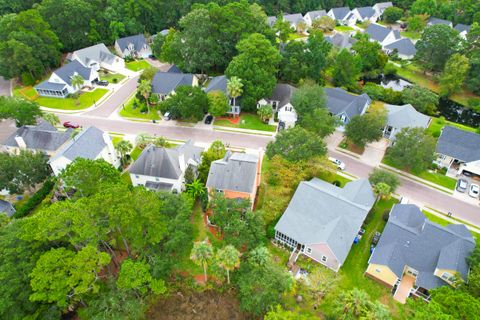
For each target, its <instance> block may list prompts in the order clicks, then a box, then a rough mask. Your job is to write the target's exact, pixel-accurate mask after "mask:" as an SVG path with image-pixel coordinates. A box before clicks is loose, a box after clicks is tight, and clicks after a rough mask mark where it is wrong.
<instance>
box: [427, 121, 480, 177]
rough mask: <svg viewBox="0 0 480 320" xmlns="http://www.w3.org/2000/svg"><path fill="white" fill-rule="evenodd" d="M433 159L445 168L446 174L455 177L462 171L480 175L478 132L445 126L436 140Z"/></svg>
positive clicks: (479, 140) (479, 139) (479, 137)
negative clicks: (436, 156)
mask: <svg viewBox="0 0 480 320" xmlns="http://www.w3.org/2000/svg"><path fill="white" fill-rule="evenodd" d="M436 151H437V154H438V158H437V160H436V161H434V162H435V163H436V164H437V165H439V166H440V167H444V168H447V175H448V176H452V177H457V176H459V175H461V174H462V173H463V172H464V171H466V172H469V173H471V174H474V175H478V176H480V134H476V133H473V132H468V131H464V130H460V129H458V128H456V127H451V126H445V127H443V129H442V133H441V134H440V137H439V138H438V142H437V150H436Z"/></svg>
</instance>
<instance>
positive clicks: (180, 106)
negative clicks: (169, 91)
mask: <svg viewBox="0 0 480 320" xmlns="http://www.w3.org/2000/svg"><path fill="white" fill-rule="evenodd" d="M160 110H161V111H162V113H165V112H167V111H168V112H170V114H171V115H172V116H173V117H174V118H179V119H184V120H195V121H199V120H202V118H203V116H204V114H205V112H207V111H208V97H207V94H206V93H205V92H204V91H203V90H202V89H200V88H199V87H192V86H179V87H177V89H176V91H175V94H174V95H172V96H171V97H169V98H168V99H166V100H165V101H163V102H162V103H160Z"/></svg>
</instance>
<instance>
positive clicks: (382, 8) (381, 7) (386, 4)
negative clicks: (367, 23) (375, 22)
mask: <svg viewBox="0 0 480 320" xmlns="http://www.w3.org/2000/svg"><path fill="white" fill-rule="evenodd" d="M389 7H393V4H392V3H391V2H379V3H376V4H374V5H373V6H372V8H373V10H375V12H376V13H377V17H378V18H380V17H381V16H382V15H383V12H384V11H385V9H387V8H389Z"/></svg>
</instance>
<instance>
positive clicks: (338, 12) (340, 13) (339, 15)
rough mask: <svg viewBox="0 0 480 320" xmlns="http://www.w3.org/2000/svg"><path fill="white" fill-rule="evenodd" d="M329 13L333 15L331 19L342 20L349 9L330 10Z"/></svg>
mask: <svg viewBox="0 0 480 320" xmlns="http://www.w3.org/2000/svg"><path fill="white" fill-rule="evenodd" d="M331 11H332V13H333V17H334V19H335V20H343V19H344V18H346V17H347V15H348V14H349V13H350V8H349V7H341V8H332V9H331Z"/></svg>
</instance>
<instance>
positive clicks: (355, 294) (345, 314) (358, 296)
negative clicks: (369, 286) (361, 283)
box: [337, 288, 370, 319]
mask: <svg viewBox="0 0 480 320" xmlns="http://www.w3.org/2000/svg"><path fill="white" fill-rule="evenodd" d="M369 303H370V301H369V296H368V294H367V293H366V292H365V291H363V290H360V289H358V288H353V290H350V291H347V292H342V293H341V294H340V299H339V300H338V302H337V310H338V314H339V315H341V316H340V317H339V319H351V318H352V317H353V318H355V319H356V318H359V317H360V316H362V315H364V314H365V313H366V312H367V311H368V304H369Z"/></svg>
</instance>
